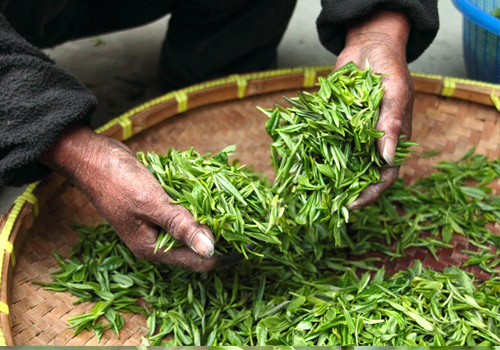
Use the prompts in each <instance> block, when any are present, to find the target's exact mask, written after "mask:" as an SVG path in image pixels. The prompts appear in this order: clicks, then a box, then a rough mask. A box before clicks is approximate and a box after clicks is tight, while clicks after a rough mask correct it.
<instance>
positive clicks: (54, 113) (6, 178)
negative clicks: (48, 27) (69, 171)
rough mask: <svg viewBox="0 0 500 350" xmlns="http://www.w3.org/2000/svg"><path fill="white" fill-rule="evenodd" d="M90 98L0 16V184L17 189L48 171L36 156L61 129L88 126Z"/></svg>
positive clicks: (91, 101)
mask: <svg viewBox="0 0 500 350" xmlns="http://www.w3.org/2000/svg"><path fill="white" fill-rule="evenodd" d="M96 104H97V103H96V100H95V98H94V96H93V95H92V94H91V93H90V91H88V90H87V89H86V88H85V87H84V86H83V85H82V84H80V83H79V82H78V81H77V79H76V78H75V77H73V76H72V75H71V74H69V73H68V72H66V71H64V70H63V69H61V68H59V67H57V66H56V64H55V62H54V61H53V60H51V59H50V58H49V57H48V56H46V55H45V54H44V53H43V52H42V51H40V50H39V49H38V48H36V47H35V46H32V45H31V44H29V43H28V42H27V41H26V40H24V39H23V38H22V37H21V36H20V35H18V34H17V33H16V32H15V31H14V29H13V28H12V27H11V26H10V25H9V23H8V22H7V20H6V19H5V17H3V16H2V15H1V14H0V185H4V186H21V185H23V184H26V183H30V182H34V181H37V180H39V179H41V178H42V177H43V176H45V175H47V174H48V173H49V172H50V170H49V168H47V167H46V166H44V165H43V164H41V163H39V162H38V161H37V158H38V157H39V156H40V154H42V153H43V152H44V151H45V150H46V149H48V148H49V147H50V145H52V144H53V143H54V142H55V140H56V139H57V137H58V136H59V135H60V134H61V133H62V131H63V129H64V128H65V127H66V126H68V125H69V124H71V123H74V122H76V121H79V120H81V121H84V122H85V123H87V124H89V123H90V116H91V114H92V113H93V111H94V110H95V107H96Z"/></svg>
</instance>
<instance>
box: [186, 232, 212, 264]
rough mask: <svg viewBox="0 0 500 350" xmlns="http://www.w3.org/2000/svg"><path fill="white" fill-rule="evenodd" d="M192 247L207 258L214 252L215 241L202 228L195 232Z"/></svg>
mask: <svg viewBox="0 0 500 350" xmlns="http://www.w3.org/2000/svg"><path fill="white" fill-rule="evenodd" d="M191 249H193V250H194V251H195V252H196V253H198V254H201V255H203V256H204V257H205V258H210V257H211V256H212V255H213V254H214V243H213V242H212V240H211V239H210V238H208V236H207V235H206V234H205V232H203V231H201V230H200V231H198V232H196V233H195V234H194V236H193V239H192V240H191Z"/></svg>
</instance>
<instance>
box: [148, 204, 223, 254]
mask: <svg viewBox="0 0 500 350" xmlns="http://www.w3.org/2000/svg"><path fill="white" fill-rule="evenodd" d="M164 213H165V214H164V215H162V218H160V220H159V222H158V225H159V226H161V227H162V228H163V229H165V231H166V232H168V233H169V234H170V235H171V236H172V237H173V238H175V239H176V240H178V241H179V242H181V243H183V244H184V245H185V246H187V247H189V248H191V249H192V250H193V251H194V252H196V253H198V254H200V255H202V256H203V257H205V258H209V257H211V256H212V255H213V254H214V245H215V238H214V235H213V234H212V232H211V231H210V229H209V228H208V226H207V225H203V224H200V223H199V222H196V221H195V219H194V216H193V214H192V213H191V212H190V211H189V210H188V209H186V208H184V207H183V206H181V205H179V204H172V203H169V204H168V208H167V210H165V211H164Z"/></svg>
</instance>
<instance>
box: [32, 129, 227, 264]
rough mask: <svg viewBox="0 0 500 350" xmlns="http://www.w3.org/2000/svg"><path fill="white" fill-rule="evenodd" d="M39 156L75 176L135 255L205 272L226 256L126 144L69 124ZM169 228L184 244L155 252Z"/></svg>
mask: <svg viewBox="0 0 500 350" xmlns="http://www.w3.org/2000/svg"><path fill="white" fill-rule="evenodd" d="M40 161H41V162H42V163H44V164H46V165H48V166H49V167H51V168H52V169H54V170H55V171H57V172H59V173H60V174H61V175H63V176H64V177H66V178H67V179H69V180H70V181H72V182H73V183H74V184H75V185H76V186H77V187H78V188H79V189H80V190H81V191H82V192H83V193H85V195H86V196H87V197H88V198H89V199H90V201H91V202H92V203H93V204H94V206H95V207H96V208H97V210H98V211H99V212H100V214H101V215H102V216H103V217H104V218H105V219H106V220H107V221H108V223H109V224H110V225H111V226H112V227H113V228H114V229H115V230H116V232H117V233H118V235H119V236H120V237H121V238H122V239H123V241H124V242H125V244H126V245H127V246H128V247H129V248H130V250H131V251H132V253H134V255H135V256H137V257H138V258H141V259H146V260H151V261H157V262H161V263H165V264H169V265H173V266H178V267H183V268H188V269H191V270H194V271H198V272H205V271H208V270H211V269H212V268H215V267H217V266H218V265H220V263H221V259H218V258H216V257H212V254H213V252H214V236H213V234H212V232H210V229H209V228H208V226H206V225H202V224H200V223H199V222H195V221H194V217H193V215H192V214H191V212H190V211H189V210H187V209H186V208H184V207H182V206H181V205H178V204H172V203H170V200H171V199H170V197H169V196H168V194H167V193H166V192H165V191H164V190H163V188H162V187H161V185H160V184H159V183H158V181H157V180H156V179H155V177H154V176H153V175H152V174H151V173H150V172H149V170H148V169H147V168H146V167H145V166H144V165H143V164H142V163H140V162H139V161H138V160H137V159H136V157H135V155H134V154H133V153H132V152H131V151H130V150H129V149H128V148H127V147H126V146H125V145H123V144H122V143H120V142H118V141H115V140H113V139H110V138H107V137H103V136H100V135H98V134H96V133H94V132H93V131H92V130H91V129H89V128H87V127H85V126H83V125H74V126H70V127H69V128H67V129H65V131H64V133H63V134H62V135H61V136H60V137H59V138H58V139H57V141H56V143H55V144H54V145H53V146H52V147H51V148H50V149H49V150H48V151H46V152H45V153H44V154H43V155H42V156H41V157H40ZM162 228H163V229H165V231H166V232H169V233H170V234H171V235H172V236H173V237H174V238H175V239H177V240H178V241H180V242H182V243H183V244H184V245H185V247H177V248H172V249H171V250H169V251H168V252H167V253H164V252H163V251H162V250H161V249H160V250H158V251H157V252H156V254H155V253H154V249H155V245H156V241H157V238H158V234H159V232H160V230H161V229H162Z"/></svg>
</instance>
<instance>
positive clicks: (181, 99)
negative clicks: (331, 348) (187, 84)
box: [173, 90, 188, 113]
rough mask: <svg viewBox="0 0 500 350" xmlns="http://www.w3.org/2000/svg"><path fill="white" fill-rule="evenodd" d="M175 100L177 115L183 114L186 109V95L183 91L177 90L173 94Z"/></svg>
mask: <svg viewBox="0 0 500 350" xmlns="http://www.w3.org/2000/svg"><path fill="white" fill-rule="evenodd" d="M173 94H174V97H175V99H176V100H177V104H178V106H177V110H178V111H179V113H182V112H185V111H187V109H188V95H187V94H186V92H185V91H184V90H177V91H174V92H173Z"/></svg>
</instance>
